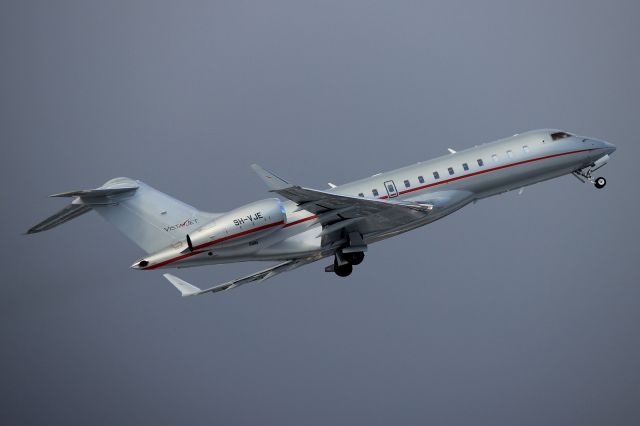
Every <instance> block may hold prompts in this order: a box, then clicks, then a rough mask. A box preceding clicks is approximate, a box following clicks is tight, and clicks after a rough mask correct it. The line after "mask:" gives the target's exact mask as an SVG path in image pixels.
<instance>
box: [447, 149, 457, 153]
mask: <svg viewBox="0 0 640 426" xmlns="http://www.w3.org/2000/svg"><path fill="white" fill-rule="evenodd" d="M447 150H448V151H449V154H455V153H456V152H457V151H456V150H454V149H451V148H447Z"/></svg>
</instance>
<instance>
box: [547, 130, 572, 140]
mask: <svg viewBox="0 0 640 426" xmlns="http://www.w3.org/2000/svg"><path fill="white" fill-rule="evenodd" d="M571 136H573V135H571V134H569V133H567V132H555V133H551V139H552V140H554V141H557V140H560V139H564V138H570V137H571Z"/></svg>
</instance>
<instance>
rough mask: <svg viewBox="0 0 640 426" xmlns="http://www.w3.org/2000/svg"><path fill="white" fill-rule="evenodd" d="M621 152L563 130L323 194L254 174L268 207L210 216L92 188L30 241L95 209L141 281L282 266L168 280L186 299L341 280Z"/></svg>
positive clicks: (126, 191) (157, 197)
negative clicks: (419, 231)
mask: <svg viewBox="0 0 640 426" xmlns="http://www.w3.org/2000/svg"><path fill="white" fill-rule="evenodd" d="M615 150H616V147H615V146H614V145H613V144H611V143H608V142H605V141H603V140H598V139H594V138H591V137H584V136H578V135H575V134H572V133H568V132H565V131H562V130H555V129H543V130H534V131H529V132H526V133H522V134H517V135H514V136H512V137H508V138H505V139H501V140H497V141H495V142H491V143H485V144H482V145H479V146H475V147H473V148H470V149H466V150H464V151H455V150H453V149H451V148H449V154H447V155H444V156H442V157H439V158H436V159H433V160H429V161H424V162H419V163H417V164H413V165H410V166H407V167H403V168H400V169H397V170H392V171H389V172H385V173H378V174H375V175H373V176H371V177H368V178H365V179H361V180H358V181H355V182H351V183H347V184H344V185H339V186H337V185H334V184H329V188H328V189H325V190H318V189H311V188H305V187H302V186H298V185H294V184H291V183H289V182H288V181H286V180H284V179H282V178H281V177H279V176H277V175H275V174H274V173H271V172H269V171H267V170H265V169H263V168H262V167H260V166H259V165H257V164H253V165H252V166H251V167H252V168H253V170H254V171H255V172H256V173H257V174H258V176H259V177H260V178H261V179H262V180H263V181H264V183H265V184H266V185H267V187H268V188H269V191H270V192H272V193H274V194H275V195H277V196H279V197H281V198H267V199H264V200H260V201H255V202H252V203H249V204H246V205H244V206H241V207H238V208H236V209H234V210H231V211H229V212H227V213H209V212H204V211H200V210H198V209H196V208H195V207H192V206H190V205H188V204H185V203H183V202H181V201H179V200H177V199H175V198H173V197H171V196H169V195H167V194H164V193H162V192H160V191H158V190H156V189H154V188H152V187H151V186H149V185H147V184H145V183H143V182H141V181H138V180H134V179H130V178H125V177H119V178H115V179H111V180H109V181H108V182H106V183H105V184H104V185H102V186H100V187H99V188H96V189H88V190H79V191H71V192H63V193H59V194H54V195H52V197H71V198H73V200H72V201H71V203H70V204H68V205H67V206H66V207H65V208H63V209H62V210H61V211H59V212H57V213H55V214H54V215H52V216H50V217H49V218H47V219H45V220H44V221H42V222H40V223H39V224H37V225H35V226H34V227H32V228H31V229H29V230H28V231H27V234H33V233H37V232H41V231H45V230H48V229H51V228H54V227H56V226H58V225H60V224H62V223H64V222H67V221H69V220H71V219H74V218H76V217H78V216H80V215H82V214H84V213H87V212H89V211H91V210H94V211H95V212H96V213H98V214H99V215H100V216H102V217H103V218H104V219H106V220H107V222H110V223H111V224H112V225H114V226H115V227H116V228H117V229H119V230H120V231H121V232H122V233H123V234H124V235H125V236H127V237H128V238H129V239H131V240H132V241H133V242H134V243H136V244H137V245H138V246H139V247H140V248H141V249H142V250H144V251H145V252H146V253H147V255H146V256H144V257H142V258H141V259H139V260H136V261H135V262H134V263H133V265H131V267H132V268H133V269H137V270H145V271H147V270H155V269H166V268H184V267H192V266H201V265H211V264H222V263H231V262H243V261H254V260H258V261H280V262H281V263H278V264H276V265H275V266H271V267H269V268H266V269H263V270H261V271H258V272H256V273H254V274H251V275H248V276H245V277H242V278H238V279H235V280H232V281H229V282H226V283H223V284H219V285H214V286H212V287H209V288H205V289H201V288H199V287H196V286H195V285H192V284H190V283H188V282H186V281H184V280H182V279H180V278H178V277H176V276H175V275H172V274H169V273H167V274H164V277H165V278H166V279H167V280H168V281H169V282H170V283H171V284H173V285H174V286H175V287H176V288H177V289H178V290H179V291H180V293H181V295H182V296H183V297H186V296H194V295H201V294H207V293H217V292H220V291H223V290H228V289H232V288H235V287H238V286H241V285H244V284H248V283H257V282H262V281H264V280H266V279H268V278H271V277H273V276H274V275H277V274H280V273H282V272H286V271H290V270H292V269H295V268H298V267H300V266H303V265H306V264H308V263H312V262H315V261H318V260H320V259H323V258H325V257H333V262H332V263H331V264H329V265H328V266H327V267H326V268H325V271H327V272H333V273H335V274H336V275H338V276H340V277H346V276H348V275H350V274H351V272H352V271H353V267H354V266H357V265H359V264H360V263H362V261H363V259H364V255H365V252H366V251H367V249H368V246H369V245H371V244H373V243H375V242H377V241H381V240H384V239H386V238H390V237H393V236H396V235H399V234H402V233H404V232H407V231H411V230H413V229H416V228H419V227H421V226H424V225H427V224H429V223H432V222H434V221H436V220H438V219H441V218H443V217H445V216H447V215H449V214H451V213H453V212H455V211H456V210H459V209H461V208H462V207H464V206H466V205H468V204H469V203H472V202H475V201H477V200H480V199H483V198H487V197H490V196H493V195H497V194H501V193H504V192H507V191H511V190H515V189H519V190H520V191H522V189H523V188H524V187H526V186H529V185H532V184H535V183H538V182H542V181H545V180H548V179H553V178H556V177H559V176H563V175H567V174H572V175H574V176H575V177H576V178H578V180H580V181H581V182H583V183H585V182H589V183H592V184H593V185H594V186H595V187H596V188H599V189H600V188H604V187H605V185H606V183H607V181H606V179H605V178H603V177H597V178H594V177H593V173H594V172H595V171H596V170H598V169H600V168H601V167H603V166H604V165H605V164H607V162H608V161H609V159H610V157H609V155H610V154H611V153H613V152H614V151H615Z"/></svg>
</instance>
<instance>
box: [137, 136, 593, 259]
mask: <svg viewBox="0 0 640 426" xmlns="http://www.w3.org/2000/svg"><path fill="white" fill-rule="evenodd" d="M596 149H600V148H594V149H579V150H577V151H569V152H561V153H559V154H552V155H546V156H544V157H538V158H531V159H529V160H523V161H518V162H515V163H511V164H505V165H504V166H498V167H493V168H490V169H486V170H479V171H477V172H473V173H469V174H466V175H462V176H456V177H454V178H450V179H445V180H442V181H440V182H434V183H429V184H427V185H422V186H416V187H415V188H411V189H406V190H404V191H400V192H398V194H399V195H402V194H408V193H409V192H414V191H420V190H422V189H426V188H431V187H433V186H437V185H443V184H445V183H449V182H453V181H456V180H460V179H465V178H469V177H472V176H477V175H481V174H484V173H489V172H495V171H496V170H502V169H506V168H509V167H514V166H519V165H521V164H527V163H533V162H534V161H540V160H546V159H549V158H555V157H561V156H563V155H570V154H579V153H581V152H588V151H595V150H596ZM378 198H379V199H382V200H383V199H387V198H389V196H388V195H383V196H381V197H378ZM317 217H318V216H316V215H311V216H307V217H304V218H302V219H298V220H295V221H293V222H289V223H285V224H284V228H287V227H289V226H293V225H297V224H299V223H303V222H306V221H308V220H311V219H315V218H317ZM282 223H283V222H276V223H270V224H268V225H263V226H260V227H258V228H255V229H250V230H247V231H243V232H239V233H237V234H233V235H229V236H227V237H223V238H220V239H217V240H214V241H210V242H208V243H205V244H201V245H199V246H196V247H194V251H193V252H190V253H186V254H183V255H180V256H177V257H174V258H173V259H169V260H165V261H163V262H160V263H158V264H155V265H152V266H148V267H146V268H143V269H145V270H147V269H155V268H159V267H160V266H164V265H168V264H169V263H172V262H175V261H178V260H182V259H185V258H187V257H191V256H194V255H196V254H200V253H204V251H205V250H200V251H195V250H196V249H201V248H204V247H208V246H211V245H213V244H217V243H220V242H223V241H227V240H230V239H232V238H236V237H240V236H242V235H247V234H250V233H252V232H257V231H260V230H262V229H266V228H269V227H272V226H276V225H280V224H282Z"/></svg>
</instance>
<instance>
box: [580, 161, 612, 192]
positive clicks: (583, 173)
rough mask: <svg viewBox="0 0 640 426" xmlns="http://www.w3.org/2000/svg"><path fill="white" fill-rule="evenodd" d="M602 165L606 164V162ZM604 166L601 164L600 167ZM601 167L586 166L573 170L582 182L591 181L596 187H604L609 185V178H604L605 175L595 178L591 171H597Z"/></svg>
mask: <svg viewBox="0 0 640 426" xmlns="http://www.w3.org/2000/svg"><path fill="white" fill-rule="evenodd" d="M602 166H604V164H603V165H602ZM602 166H600V167H602ZM600 167H597V168H595V169H592V168H591V167H588V168H585V169H580V170H576V171H575V172H573V175H574V176H575V177H576V178H577V179H578V180H579V181H580V182H582V183H584V182H586V181H589V182H590V183H592V184H593V186H595V187H596V188H598V189H602V188H604V187H605V186H606V185H607V180H606V179H605V178H603V177H597V178H594V177H593V176H592V175H591V173H593V172H595V171H596V170H598V169H599V168H600Z"/></svg>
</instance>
